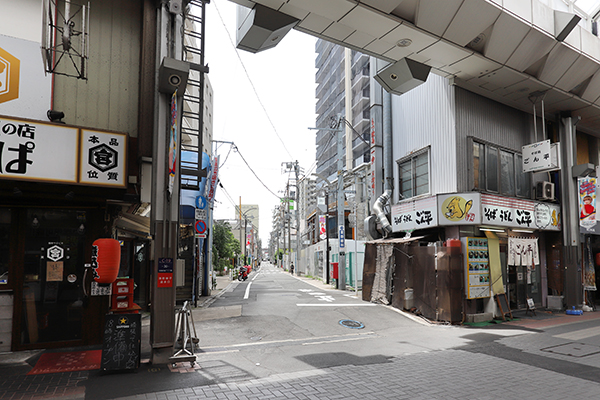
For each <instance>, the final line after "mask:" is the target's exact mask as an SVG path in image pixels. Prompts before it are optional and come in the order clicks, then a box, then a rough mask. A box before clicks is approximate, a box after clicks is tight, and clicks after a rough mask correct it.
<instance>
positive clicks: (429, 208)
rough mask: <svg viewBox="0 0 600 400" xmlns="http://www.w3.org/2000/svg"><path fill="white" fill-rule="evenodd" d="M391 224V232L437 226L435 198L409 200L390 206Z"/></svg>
mask: <svg viewBox="0 0 600 400" xmlns="http://www.w3.org/2000/svg"><path fill="white" fill-rule="evenodd" d="M391 224H392V231H393V232H402V231H412V230H414V229H426V228H431V227H434V226H437V225H438V218H437V198H436V197H435V196H433V197H428V198H426V199H420V200H409V201H405V202H402V203H398V204H396V205H394V206H392V221H391Z"/></svg>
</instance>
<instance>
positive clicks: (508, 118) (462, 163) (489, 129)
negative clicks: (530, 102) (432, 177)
mask: <svg viewBox="0 0 600 400" xmlns="http://www.w3.org/2000/svg"><path fill="white" fill-rule="evenodd" d="M455 92H456V159H457V161H458V169H457V176H458V192H465V191H470V190H471V189H472V187H471V185H472V179H471V175H470V174H471V172H470V168H471V167H472V164H473V160H472V159H471V158H470V157H471V152H470V149H469V146H468V140H467V137H469V136H474V137H477V138H479V139H481V140H484V141H486V142H489V143H492V144H496V145H498V146H501V147H504V148H508V149H510V150H514V151H516V152H519V153H520V152H521V147H522V146H523V145H525V144H527V143H530V142H531V141H532V140H531V138H530V136H531V128H530V127H531V124H532V123H533V117H532V116H531V115H529V114H527V113H524V112H522V111H519V110H517V109H514V108H511V107H508V106H505V105H504V104H500V103H497V102H495V101H493V100H490V99H488V98H486V97H482V96H479V95H477V94H474V93H472V92H469V91H467V90H464V89H461V88H459V87H456V90H455ZM532 110H533V108H532ZM538 129H540V128H538Z"/></svg>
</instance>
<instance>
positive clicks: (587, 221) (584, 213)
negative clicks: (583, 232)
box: [577, 176, 596, 229]
mask: <svg viewBox="0 0 600 400" xmlns="http://www.w3.org/2000/svg"><path fill="white" fill-rule="evenodd" d="M577 186H578V187H579V226H581V227H582V228H586V229H591V228H592V227H593V226H594V225H596V178H591V177H589V176H586V177H584V178H578V179H577Z"/></svg>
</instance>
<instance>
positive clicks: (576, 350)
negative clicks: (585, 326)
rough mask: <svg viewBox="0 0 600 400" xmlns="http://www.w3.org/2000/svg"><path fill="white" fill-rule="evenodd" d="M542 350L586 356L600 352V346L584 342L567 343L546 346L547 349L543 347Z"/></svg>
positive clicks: (566, 354) (573, 355)
mask: <svg viewBox="0 0 600 400" xmlns="http://www.w3.org/2000/svg"><path fill="white" fill-rule="evenodd" d="M542 351H547V352H549V353H556V354H562V355H565V356H571V357H586V356H590V355H592V354H597V353H600V348H598V346H591V345H589V344H583V343H567V344H561V345H559V346H552V347H546V348H545V349H542Z"/></svg>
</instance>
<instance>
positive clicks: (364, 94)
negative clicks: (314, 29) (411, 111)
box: [316, 39, 370, 180]
mask: <svg viewBox="0 0 600 400" xmlns="http://www.w3.org/2000/svg"><path fill="white" fill-rule="evenodd" d="M316 52H317V59H316V67H317V74H316V82H317V91H316V97H317V106H316V107H317V109H316V113H317V127H322V128H330V121H331V119H332V118H334V119H335V118H337V117H338V116H340V115H341V116H345V115H346V106H345V103H346V79H347V78H348V79H350V80H351V88H352V89H351V93H352V99H351V104H352V106H351V116H352V117H351V118H350V119H349V120H350V122H351V125H352V128H353V130H354V135H353V140H352V160H353V165H351V166H346V170H351V169H353V168H354V167H356V166H358V165H360V164H362V163H363V162H368V160H369V148H368V144H367V143H368V141H369V121H370V114H369V109H370V108H369V56H367V55H365V54H362V53H359V52H357V51H354V50H352V51H346V49H345V48H344V47H342V46H339V45H336V44H333V43H331V42H327V41H325V40H322V39H319V40H317V44H316ZM348 54H350V55H351V56H350V58H351V59H350V66H351V68H350V70H349V71H346V68H345V64H346V56H347V55H348ZM359 136H362V138H361V137H359ZM363 139H364V141H363ZM346 143H347V142H346V140H345V139H344V155H343V156H342V157H343V158H344V160H345V159H346V158H345V154H346V150H345V148H346ZM336 144H337V140H336V134H335V132H333V131H331V130H319V131H317V138H316V149H317V150H316V151H317V154H316V160H317V173H318V174H320V175H322V176H324V177H327V178H329V179H330V180H334V179H335V178H336V177H335V174H336V171H337V148H336Z"/></svg>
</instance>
